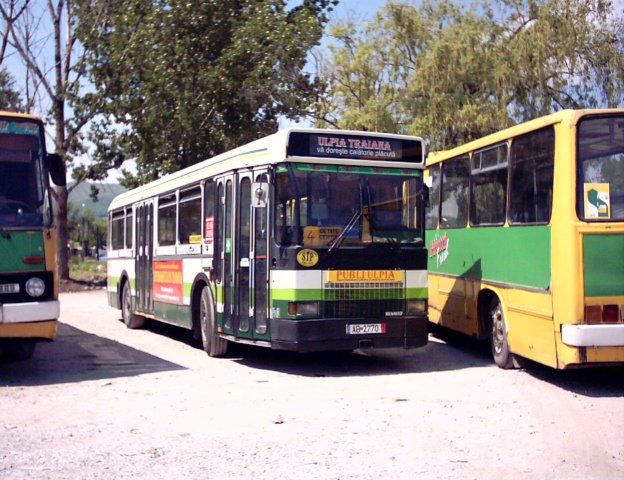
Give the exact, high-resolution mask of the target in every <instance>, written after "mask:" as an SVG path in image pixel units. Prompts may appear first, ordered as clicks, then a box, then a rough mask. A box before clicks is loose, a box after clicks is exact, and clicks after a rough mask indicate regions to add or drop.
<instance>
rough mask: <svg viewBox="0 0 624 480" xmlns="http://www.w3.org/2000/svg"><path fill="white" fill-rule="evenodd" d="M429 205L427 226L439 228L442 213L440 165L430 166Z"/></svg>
mask: <svg viewBox="0 0 624 480" xmlns="http://www.w3.org/2000/svg"><path fill="white" fill-rule="evenodd" d="M429 205H430V206H429V208H428V209H427V217H426V220H425V223H426V227H427V228H430V229H432V228H437V226H438V217H439V214H440V165H432V166H431V167H429Z"/></svg>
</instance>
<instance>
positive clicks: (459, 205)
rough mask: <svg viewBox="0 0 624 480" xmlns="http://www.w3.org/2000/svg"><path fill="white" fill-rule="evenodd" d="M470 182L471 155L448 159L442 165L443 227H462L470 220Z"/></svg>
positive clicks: (441, 224) (441, 223)
mask: <svg viewBox="0 0 624 480" xmlns="http://www.w3.org/2000/svg"><path fill="white" fill-rule="evenodd" d="M469 184H470V157H469V156H468V155H463V156H461V157H457V158H453V159H451V160H448V161H447V162H445V163H444V165H443V166H442V208H441V218H440V226H441V227H442V228H462V227H465V226H466V222H467V221H468V188H469Z"/></svg>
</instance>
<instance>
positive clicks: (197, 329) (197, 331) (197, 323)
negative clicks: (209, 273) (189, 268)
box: [191, 274, 210, 341]
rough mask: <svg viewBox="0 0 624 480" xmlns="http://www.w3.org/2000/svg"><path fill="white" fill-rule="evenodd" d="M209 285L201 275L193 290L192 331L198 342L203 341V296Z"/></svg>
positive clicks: (194, 283) (196, 280)
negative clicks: (201, 314)
mask: <svg viewBox="0 0 624 480" xmlns="http://www.w3.org/2000/svg"><path fill="white" fill-rule="evenodd" d="M209 284H210V283H209V281H208V279H207V278H206V277H205V276H204V275H203V274H201V275H199V276H198V277H197V278H196V279H195V281H194V282H193V288H192V289H191V330H192V332H193V339H195V340H196V341H201V339H202V333H201V318H200V304H201V294H202V290H203V289H204V287H205V286H207V285H209Z"/></svg>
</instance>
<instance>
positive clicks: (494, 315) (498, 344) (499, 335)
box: [490, 296, 514, 370]
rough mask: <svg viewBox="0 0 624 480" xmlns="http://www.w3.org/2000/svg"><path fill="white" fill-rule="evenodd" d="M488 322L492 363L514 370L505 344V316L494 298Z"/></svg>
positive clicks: (510, 354) (511, 355) (511, 357)
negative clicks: (489, 323)
mask: <svg viewBox="0 0 624 480" xmlns="http://www.w3.org/2000/svg"><path fill="white" fill-rule="evenodd" d="M490 320H491V325H492V329H491V334H490V345H491V347H492V356H493V357H494V363H496V365H498V366H499V367H500V368H502V369H505V370H509V369H510V368H514V362H513V354H512V353H511V352H510V351H509V344H508V343H507V326H506V324H505V314H504V313H503V306H502V304H501V302H500V300H499V299H498V297H496V296H495V297H494V298H493V299H492V303H491V304H490Z"/></svg>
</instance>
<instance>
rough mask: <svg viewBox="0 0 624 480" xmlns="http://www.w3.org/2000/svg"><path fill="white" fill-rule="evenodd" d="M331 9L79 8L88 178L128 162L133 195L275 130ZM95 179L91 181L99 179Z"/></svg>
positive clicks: (240, 4) (188, 0)
mask: <svg viewBox="0 0 624 480" xmlns="http://www.w3.org/2000/svg"><path fill="white" fill-rule="evenodd" d="M335 3H336V2H335V1H331V0H304V1H302V2H300V4H299V5H298V6H296V7H293V8H290V9H287V2H285V1H283V0H184V1H182V0H160V1H145V0H141V1H136V0H88V1H82V2H79V3H78V7H77V9H76V12H75V13H76V15H77V18H78V22H79V28H78V31H79V35H80V39H81V41H82V43H83V44H84V45H85V49H86V50H87V51H88V52H89V64H90V73H91V79H92V81H93V84H94V85H96V86H97V88H98V90H99V91H101V92H105V99H106V103H105V107H104V109H103V116H102V117H101V118H100V120H99V121H98V122H94V124H93V130H92V138H93V140H94V142H95V144H96V146H97V150H96V152H95V157H96V159H97V160H98V165H99V167H95V169H94V170H93V172H92V173H93V175H95V176H97V175H98V171H99V170H105V169H106V168H110V167H112V166H114V167H119V166H120V165H121V164H122V163H123V162H124V161H125V160H127V159H134V160H136V164H137V173H136V175H134V174H131V173H129V172H128V171H125V173H124V175H125V178H124V180H123V182H122V183H124V185H125V186H136V185H137V184H142V183H145V182H147V181H150V180H153V179H155V178H157V177H159V176H160V175H162V174H166V173H170V172H173V171H176V170H178V169H180V168H183V167H186V166H189V165H192V164H194V163H197V162H198V161H201V160H203V159H205V158H208V157H210V156H212V155H215V154H218V153H221V152H223V151H225V150H228V149H231V148H233V147H235V146H238V145H240V144H242V143H244V142H247V141H250V140H252V139H256V138H258V137H259V136H262V135H265V134H268V133H272V132H273V131H275V130H276V129H277V118H278V116H279V115H286V116H288V117H291V118H296V117H297V116H299V115H301V114H302V113H303V112H304V111H305V110H306V108H307V106H308V104H309V102H310V101H311V99H313V98H314V97H315V95H317V93H316V92H317V91H318V87H319V85H318V84H317V83H316V82H315V81H314V80H313V79H311V78H310V77H309V75H307V74H305V73H304V72H303V68H304V66H305V64H306V60H307V54H308V52H309V50H310V49H311V48H312V47H313V46H314V45H317V44H318V43H319V41H320V38H321V36H322V34H323V29H324V25H325V24H326V22H327V20H328V19H327V16H326V13H327V12H328V11H330V10H331V5H333V4H335ZM98 169H99V170H98Z"/></svg>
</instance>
